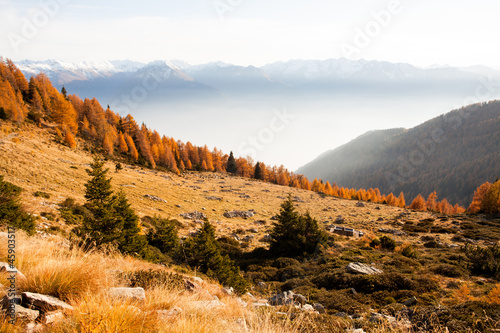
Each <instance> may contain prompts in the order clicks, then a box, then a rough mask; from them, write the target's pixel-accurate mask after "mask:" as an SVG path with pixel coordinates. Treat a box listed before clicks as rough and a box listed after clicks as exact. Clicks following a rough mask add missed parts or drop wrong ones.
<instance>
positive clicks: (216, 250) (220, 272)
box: [186, 222, 248, 292]
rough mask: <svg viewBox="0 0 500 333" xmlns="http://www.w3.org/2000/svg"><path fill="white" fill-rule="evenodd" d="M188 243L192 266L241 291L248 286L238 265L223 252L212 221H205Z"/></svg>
mask: <svg viewBox="0 0 500 333" xmlns="http://www.w3.org/2000/svg"><path fill="white" fill-rule="evenodd" d="M186 245H187V247H188V251H187V252H188V253H189V257H190V258H189V259H188V261H189V264H190V265H191V266H193V267H197V268H198V269H199V270H200V271H202V272H203V273H205V274H207V275H208V276H210V277H213V278H216V279H218V280H219V281H220V282H221V283H222V284H224V285H228V286H231V287H234V288H235V289H236V290H237V291H239V292H243V291H244V290H245V289H246V288H247V285H248V284H247V281H246V280H245V279H243V277H241V275H240V269H239V268H238V266H236V264H235V263H234V261H232V260H231V259H230V258H229V257H228V256H227V255H226V256H223V255H222V254H221V247H220V245H219V243H218V242H217V239H216V238H215V229H214V227H213V226H212V225H211V224H210V222H205V223H204V224H203V226H202V228H201V230H200V231H199V232H198V234H197V235H196V236H195V237H194V238H193V239H192V240H190V241H188V242H187V244H186Z"/></svg>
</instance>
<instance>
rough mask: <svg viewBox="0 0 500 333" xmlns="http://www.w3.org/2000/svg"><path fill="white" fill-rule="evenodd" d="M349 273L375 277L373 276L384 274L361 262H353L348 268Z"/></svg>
mask: <svg viewBox="0 0 500 333" xmlns="http://www.w3.org/2000/svg"><path fill="white" fill-rule="evenodd" d="M346 269H347V271H348V272H349V273H355V274H365V275H373V274H382V273H383V271H382V270H380V269H378V268H375V267H373V266H370V265H367V264H362V263H360V262H352V263H350V264H349V265H347V267H346Z"/></svg>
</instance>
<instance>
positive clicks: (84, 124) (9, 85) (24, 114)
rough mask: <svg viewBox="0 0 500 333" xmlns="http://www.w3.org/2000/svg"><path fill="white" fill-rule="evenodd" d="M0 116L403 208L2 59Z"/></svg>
mask: <svg viewBox="0 0 500 333" xmlns="http://www.w3.org/2000/svg"><path fill="white" fill-rule="evenodd" d="M0 119H8V120H10V121H14V122H23V121H26V120H29V121H32V122H34V123H35V124H38V125H42V124H50V126H49V127H54V131H55V132H56V134H57V135H58V136H59V138H60V140H61V141H64V143H65V144H66V145H67V146H69V147H71V148H75V147H76V138H77V137H79V138H81V139H82V140H83V141H84V142H85V143H86V144H85V145H83V146H84V147H86V148H87V149H89V148H90V147H91V148H92V149H98V150H100V151H101V153H103V154H105V155H107V156H108V157H111V158H116V159H122V160H128V161H129V162H130V163H139V164H141V165H144V166H147V167H150V168H158V167H159V168H162V169H166V170H170V171H172V172H174V173H176V174H180V173H181V172H185V171H188V170H193V171H204V172H228V173H231V174H235V175H237V176H241V177H247V178H256V179H258V180H261V181H265V182H270V183H274V184H278V185H282V186H290V187H295V188H300V189H303V190H312V191H315V192H318V193H320V194H322V195H330V196H336V197H341V198H345V199H355V200H363V201H368V202H373V203H378V204H387V205H390V206H395V207H401V208H406V201H405V196H404V194H403V193H402V192H401V193H400V194H399V195H398V196H396V195H395V194H393V193H389V194H388V195H382V194H381V193H380V190H379V189H378V188H374V189H373V188H370V189H368V190H365V189H349V188H345V187H339V186H338V185H337V184H335V183H334V184H330V183H329V182H326V183H324V182H323V181H322V180H321V179H314V180H313V181H312V182H311V181H310V180H309V179H307V178H306V177H304V176H303V175H298V174H295V173H293V172H291V171H289V170H288V169H286V168H285V167H284V166H283V165H281V166H269V165H266V164H264V163H262V162H257V163H255V162H254V161H253V160H252V159H251V158H250V157H238V158H235V157H234V156H233V154H232V152H231V154H229V155H228V154H224V153H223V152H222V151H220V150H219V149H217V148H214V149H213V150H209V149H208V147H207V146H206V145H205V146H203V147H197V146H195V145H193V144H192V143H191V142H187V143H183V142H182V141H178V140H175V139H174V138H171V137H167V136H165V135H163V136H162V135H160V134H159V133H158V132H157V131H155V130H152V129H149V128H148V127H147V126H146V125H145V124H141V125H139V124H137V122H136V121H135V119H134V118H133V117H132V116H131V115H127V116H125V117H122V116H120V115H118V114H117V113H115V112H113V111H112V110H111V109H110V108H109V107H107V108H106V109H104V108H103V107H102V106H101V105H100V103H99V101H98V100H97V99H95V98H92V99H88V98H86V99H84V100H82V99H80V98H79V97H78V96H76V95H67V94H66V91H63V93H60V92H59V91H58V90H57V89H55V88H54V86H53V85H52V83H51V82H50V80H49V79H48V77H47V76H46V75H44V74H39V75H36V76H34V77H31V78H30V80H29V81H27V80H26V78H25V77H24V75H23V74H22V73H21V71H20V70H19V69H18V68H17V67H16V66H15V65H14V64H13V63H12V62H11V61H10V60H3V59H0ZM490 187H491V189H492V190H490ZM490 187H488V186H487V185H486V184H483V186H482V187H481V188H479V189H478V190H477V191H476V195H475V197H474V201H473V203H472V205H471V207H469V211H471V212H479V211H485V212H491V213H493V212H498V210H499V205H500V202H499V198H498V193H499V191H500V183H498V185H497V183H495V185H491V186H490ZM490 192H491V193H490ZM409 208H411V209H416V210H428V211H434V212H441V213H447V214H455V213H463V212H464V211H465V209H464V208H462V207H460V206H458V205H455V206H452V205H451V204H450V203H448V201H447V200H446V199H443V200H442V201H438V200H437V194H436V192H433V193H431V195H430V196H429V197H428V199H427V200H425V199H424V198H423V197H422V196H420V195H419V196H417V198H415V200H413V202H412V204H411V205H410V207H409Z"/></svg>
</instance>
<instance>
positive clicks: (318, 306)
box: [313, 303, 326, 313]
mask: <svg viewBox="0 0 500 333" xmlns="http://www.w3.org/2000/svg"><path fill="white" fill-rule="evenodd" d="M313 308H314V310H316V311H318V312H319V313H326V309H325V307H324V306H323V305H322V304H320V303H314V304H313Z"/></svg>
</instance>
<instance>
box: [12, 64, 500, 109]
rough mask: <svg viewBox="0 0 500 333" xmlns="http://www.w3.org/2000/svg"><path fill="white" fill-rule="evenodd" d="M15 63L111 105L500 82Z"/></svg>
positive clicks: (450, 89) (393, 71)
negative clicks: (130, 100)
mask: <svg viewBox="0 0 500 333" xmlns="http://www.w3.org/2000/svg"><path fill="white" fill-rule="evenodd" d="M16 65H17V66H18V67H19V68H20V69H21V71H23V73H24V74H25V75H26V76H32V75H36V74H38V73H40V72H43V73H45V74H46V75H47V76H48V77H49V78H50V79H51V81H52V82H53V83H54V84H55V85H56V86H58V87H61V86H62V85H64V86H65V87H66V89H67V90H68V92H69V93H74V94H77V95H79V96H80V97H82V98H85V97H97V98H98V99H99V100H100V101H103V103H108V104H113V102H115V101H117V100H119V99H120V98H121V97H122V96H124V95H125V96H126V95H133V94H135V95H141V94H142V95H146V96H145V97H140V98H138V99H141V102H144V103H147V102H152V103H157V102H162V103H170V102H179V101H181V100H185V99H186V98H189V99H190V100H191V101H196V100H198V99H200V100H205V99H206V98H211V99H214V98H215V99H219V100H224V99H241V98H247V99H249V100H256V99H259V98H261V97H267V96H272V97H274V96H276V95H278V96H285V97H290V98H297V96H300V97H303V96H306V97H311V96H315V95H317V94H323V95H324V94H327V95H329V96H332V95H335V94H351V93H359V92H360V91H364V92H369V93H378V94H380V93H382V94H388V95H390V94H394V93H399V94H400V93H410V94H412V93H416V92H418V93H421V92H424V93H425V92H427V91H428V92H429V93H432V94H450V93H452V94H460V93H469V92H470V91H474V89H475V88H476V86H477V84H478V78H479V77H486V80H487V79H488V78H487V77H491V78H494V79H499V78H500V72H499V71H496V70H493V69H490V68H487V67H481V66H476V67H468V68H455V67H440V68H431V69H422V68H418V67H415V66H412V65H410V64H404V63H389V62H382V61H366V60H356V61H353V60H348V59H345V58H341V59H329V60H290V61H287V62H276V63H272V64H268V65H265V66H262V67H260V68H259V67H255V66H237V65H232V64H226V63H222V62H213V63H208V64H202V65H189V64H187V63H185V62H183V61H179V60H173V61H154V62H151V63H148V64H144V63H140V62H135V61H130V60H121V61H104V62H99V63H91V62H81V63H67V62H62V61H58V60H47V61H30V60H23V61H19V62H16ZM134 89H135V90H134ZM145 92H147V94H146V93H145ZM112 107H113V105H112ZM115 107H116V106H115Z"/></svg>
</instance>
